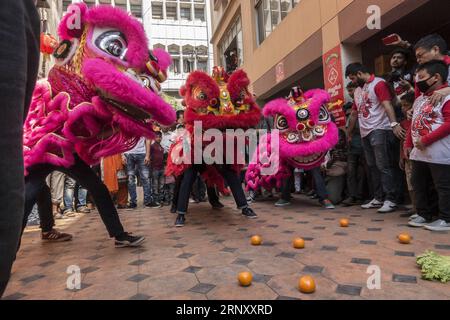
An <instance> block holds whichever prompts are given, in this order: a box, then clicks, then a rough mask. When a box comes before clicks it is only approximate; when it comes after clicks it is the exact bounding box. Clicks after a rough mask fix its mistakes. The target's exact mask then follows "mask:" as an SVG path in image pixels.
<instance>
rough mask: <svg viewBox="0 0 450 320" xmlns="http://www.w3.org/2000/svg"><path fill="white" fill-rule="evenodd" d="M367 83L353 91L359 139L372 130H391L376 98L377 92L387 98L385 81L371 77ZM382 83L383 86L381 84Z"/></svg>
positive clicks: (386, 116)
mask: <svg viewBox="0 0 450 320" xmlns="http://www.w3.org/2000/svg"><path fill="white" fill-rule="evenodd" d="M371 80H372V81H370V82H369V83H366V84H365V85H364V87H363V88H356V90H355V101H354V103H355V106H356V110H357V111H358V120H359V128H360V132H361V137H362V138H364V137H366V136H368V135H369V134H370V133H371V132H372V131H374V130H379V129H381V130H392V128H391V122H390V121H389V117H388V115H387V113H386V110H385V108H384V107H383V105H382V101H380V99H379V98H378V95H377V90H378V89H380V88H381V90H379V91H378V92H382V93H383V95H384V96H388V95H389V94H388V93H386V88H385V83H386V82H385V80H383V79H381V78H377V77H372V79H371ZM382 82H384V84H383V83H382Z"/></svg>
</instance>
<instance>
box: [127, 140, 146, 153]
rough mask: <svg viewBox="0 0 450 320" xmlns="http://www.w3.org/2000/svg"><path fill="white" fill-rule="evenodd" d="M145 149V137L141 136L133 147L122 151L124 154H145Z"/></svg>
mask: <svg viewBox="0 0 450 320" xmlns="http://www.w3.org/2000/svg"><path fill="white" fill-rule="evenodd" d="M146 151H147V149H146V148H145V138H144V137H141V138H140V139H139V141H138V143H137V144H136V146H135V147H134V148H133V149H131V150H128V151H127V152H124V153H125V154H145V153H146Z"/></svg>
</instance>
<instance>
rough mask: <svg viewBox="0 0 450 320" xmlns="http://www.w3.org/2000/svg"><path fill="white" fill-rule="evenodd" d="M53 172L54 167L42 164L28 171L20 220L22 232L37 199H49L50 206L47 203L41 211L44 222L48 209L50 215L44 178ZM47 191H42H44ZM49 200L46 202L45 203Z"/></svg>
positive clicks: (48, 194)
mask: <svg viewBox="0 0 450 320" xmlns="http://www.w3.org/2000/svg"><path fill="white" fill-rule="evenodd" d="M53 170H54V166H52V165H48V164H42V165H36V166H33V167H32V168H30V169H29V170H28V176H27V177H26V178H25V208H24V215H23V220H22V231H23V229H25V227H26V225H27V222H28V217H29V216H30V213H31V211H32V210H33V207H34V205H35V204H36V202H37V201H38V198H40V199H41V200H42V199H43V198H44V197H47V198H48V197H50V206H49V205H48V203H47V204H46V205H45V204H44V205H43V206H42V210H43V211H44V212H45V213H44V220H45V217H46V216H47V215H48V212H46V211H48V210H49V209H50V214H51V215H53V213H52V206H51V195H50V191H49V189H48V187H47V185H46V183H45V178H46V177H47V176H48V175H49V174H50V173H51V172H52V171H53ZM45 188H46V189H47V190H44V189H45ZM48 200H49V199H47V200H46V202H47V201H48Z"/></svg>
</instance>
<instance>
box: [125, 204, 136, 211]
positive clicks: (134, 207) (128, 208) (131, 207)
mask: <svg viewBox="0 0 450 320" xmlns="http://www.w3.org/2000/svg"><path fill="white" fill-rule="evenodd" d="M136 208H137V204H136V203H130V204H129V205H127V210H134V209H136Z"/></svg>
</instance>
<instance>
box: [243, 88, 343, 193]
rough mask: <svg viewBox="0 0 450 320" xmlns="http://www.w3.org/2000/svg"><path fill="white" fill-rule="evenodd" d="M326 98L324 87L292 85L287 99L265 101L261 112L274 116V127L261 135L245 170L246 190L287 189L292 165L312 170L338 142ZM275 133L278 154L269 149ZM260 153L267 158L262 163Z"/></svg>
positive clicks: (336, 129)
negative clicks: (306, 88)
mask: <svg viewBox="0 0 450 320" xmlns="http://www.w3.org/2000/svg"><path fill="white" fill-rule="evenodd" d="M329 101H330V97H329V95H328V93H327V92H326V91H324V90H321V89H314V90H310V91H307V92H305V93H304V94H302V93H301V91H300V90H299V89H298V88H294V89H293V91H292V93H291V96H290V97H289V98H288V99H283V98H281V99H276V100H273V101H271V102H269V103H268V104H266V106H265V107H264V109H263V114H264V116H265V117H273V119H274V129H277V131H274V132H272V133H270V134H268V135H267V136H263V137H261V138H260V144H259V146H258V149H257V152H256V153H255V154H254V157H253V160H252V162H251V163H250V165H249V166H248V169H247V172H246V177H245V179H246V182H247V188H248V189H249V190H253V191H256V190H258V189H259V188H261V187H262V188H264V189H266V190H272V188H274V187H276V188H288V189H290V185H289V183H290V180H289V179H290V177H291V176H292V171H293V169H295V168H300V169H304V170H311V169H314V168H317V167H319V166H320V165H321V164H322V162H323V161H324V158H325V155H326V154H327V152H328V151H329V150H330V149H332V148H333V147H334V146H335V145H336V144H337V142H338V128H337V126H336V125H335V124H334V123H333V122H332V119H331V115H330V113H329V111H328V109H327V104H328V103H329ZM275 134H278V136H279V144H278V145H279V148H278V154H275V153H273V152H272V150H271V140H272V139H273V135H275ZM259 155H261V156H262V157H264V158H265V159H269V161H267V162H265V163H262V162H261V159H260V158H259ZM273 162H276V166H275V167H276V168H278V169H277V170H276V172H272V173H270V174H267V175H264V174H263V173H262V169H263V168H264V167H268V164H273ZM286 182H287V183H286ZM286 185H287V186H286ZM285 200H286V201H288V200H289V199H285Z"/></svg>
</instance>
